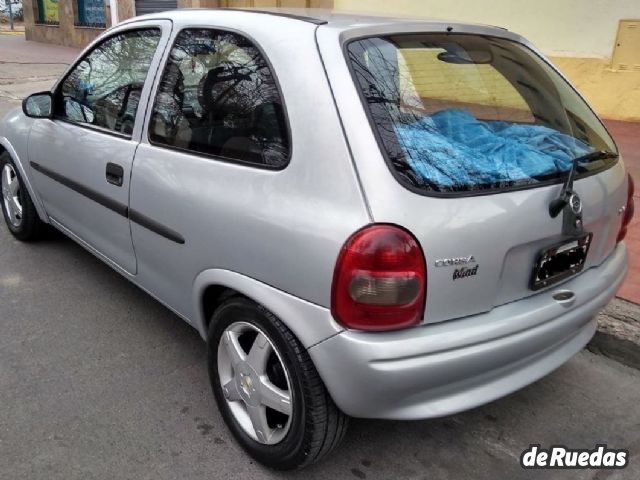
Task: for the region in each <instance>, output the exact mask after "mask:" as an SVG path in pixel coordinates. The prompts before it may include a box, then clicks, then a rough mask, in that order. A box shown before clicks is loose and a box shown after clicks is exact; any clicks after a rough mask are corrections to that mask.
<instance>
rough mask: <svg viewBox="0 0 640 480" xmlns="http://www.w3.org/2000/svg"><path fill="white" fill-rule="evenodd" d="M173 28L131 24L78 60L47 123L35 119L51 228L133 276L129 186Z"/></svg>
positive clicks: (39, 173) (35, 166) (33, 140)
mask: <svg viewBox="0 0 640 480" xmlns="http://www.w3.org/2000/svg"><path fill="white" fill-rule="evenodd" d="M170 33H171V22H170V21H168V20H153V21H145V22H135V23H132V24H128V25H127V26H126V27H123V28H119V29H116V30H114V31H113V33H111V34H110V35H109V36H107V37H106V38H104V39H101V40H100V41H98V42H97V43H96V44H95V45H93V46H92V47H90V48H89V49H88V51H87V52H86V53H85V54H84V55H83V56H82V57H80V59H79V60H78V61H77V62H76V63H75V65H74V66H73V67H72V68H71V69H70V70H69V71H68V72H67V74H66V75H65V76H64V77H63V78H62V80H61V81H60V82H59V83H58V84H57V85H56V87H55V90H54V114H53V118H52V119H40V120H36V121H35V123H34V126H33V128H32V131H31V136H30V144H29V161H30V166H31V170H32V174H33V179H34V183H35V186H36V188H37V190H38V192H39V194H40V196H41V198H42V201H43V203H44V207H45V209H46V211H47V214H48V215H49V217H50V219H51V221H52V223H54V224H55V225H56V226H58V227H60V228H61V229H63V230H65V231H66V232H67V233H70V234H71V235H72V236H74V237H76V238H77V239H78V240H79V241H81V243H83V244H85V245H86V246H88V247H89V248H90V249H92V250H93V251H95V252H96V253H98V254H100V255H101V256H102V257H103V258H104V259H105V260H106V261H108V262H109V263H110V264H112V265H114V266H116V267H119V268H120V269H122V270H124V271H126V272H128V273H131V274H135V273H136V258H135V252H134V249H133V244H132V240H131V232H130V227H129V212H128V209H129V183H130V174H131V168H132V164H133V158H134V154H135V151H136V148H137V146H138V144H139V142H140V130H141V124H142V122H143V117H144V113H145V110H146V103H147V99H148V96H149V92H150V90H151V84H152V83H153V79H154V77H155V73H156V71H157V68H158V63H159V61H160V57H161V55H162V51H163V49H164V46H165V45H166V42H167V39H168V37H169V35H170Z"/></svg>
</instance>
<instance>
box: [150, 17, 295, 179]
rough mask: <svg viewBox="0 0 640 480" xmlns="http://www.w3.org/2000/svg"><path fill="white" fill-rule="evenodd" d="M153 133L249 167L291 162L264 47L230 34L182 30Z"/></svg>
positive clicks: (170, 142) (161, 93)
mask: <svg viewBox="0 0 640 480" xmlns="http://www.w3.org/2000/svg"><path fill="white" fill-rule="evenodd" d="M149 138H150V140H151V142H152V143H156V144H161V145H167V146H170V147H175V148H180V149H184V150H189V151H192V152H197V153H203V154H207V155H213V156H216V157H222V158H226V159H231V160H236V161H240V162H244V163H249V164H255V165H260V166H265V167H272V168H280V167H283V166H284V165H286V163H287V162H288V159H289V149H290V147H289V136H288V130H287V124H286V119H285V113H284V106H283V102H282V99H281V96H280V92H279V90H278V87H277V84H276V81H275V79H274V77H273V73H272V71H271V69H270V68H269V64H268V63H267V61H266V59H265V58H264V56H263V55H262V53H261V52H260V50H259V49H258V48H257V47H256V46H255V45H253V44H252V43H251V42H250V41H249V40H248V39H247V38H245V37H243V36H241V35H239V34H236V33H232V32H226V31H219V30H211V29H187V30H183V31H182V32H180V34H179V35H178V36H177V38H176V41H175V44H174V45H173V48H172V50H171V52H170V56H169V59H168V62H167V66H166V68H165V70H164V73H163V75H162V79H161V81H160V85H159V87H158V93H157V97H156V100H155V104H154V108H153V112H152V116H151V123H150V125H149Z"/></svg>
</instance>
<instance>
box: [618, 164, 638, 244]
mask: <svg viewBox="0 0 640 480" xmlns="http://www.w3.org/2000/svg"><path fill="white" fill-rule="evenodd" d="M634 193H635V186H634V185H633V178H631V175H629V189H628V190H627V204H626V205H625V207H624V213H623V216H622V225H621V226H620V232H619V233H618V242H621V241H622V240H623V239H624V237H625V236H626V235H627V227H628V226H629V224H630V223H631V219H632V218H633V214H634V211H635V205H634V203H633V195H634Z"/></svg>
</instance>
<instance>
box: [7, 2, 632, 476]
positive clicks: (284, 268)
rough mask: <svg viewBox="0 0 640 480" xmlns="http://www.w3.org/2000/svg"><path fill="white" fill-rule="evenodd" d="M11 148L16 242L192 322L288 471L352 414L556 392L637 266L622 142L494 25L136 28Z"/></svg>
mask: <svg viewBox="0 0 640 480" xmlns="http://www.w3.org/2000/svg"><path fill="white" fill-rule="evenodd" d="M0 145H1V147H0V153H1V155H0V171H1V172H2V210H3V213H4V218H5V220H6V224H7V227H8V228H9V230H10V231H11V232H12V233H13V235H14V236H15V237H16V238H18V239H20V240H25V241H28V240H33V239H36V238H37V237H38V235H39V234H40V233H41V232H42V231H43V228H44V226H45V224H48V225H51V226H53V227H55V228H57V229H59V230H61V231H62V232H64V233H65V234H66V235H68V236H69V237H71V238H72V239H73V240H75V241H76V242H78V243H79V244H81V245H82V246H83V247H85V248H86V249H88V250H89V251H91V252H92V253H93V254H95V255H96V256H98V257H99V258H100V259H102V260H103V261H104V262H106V263H107V264H108V265H110V266H111V267H113V268H114V269H116V270H117V271H118V272H120V273H121V274H122V275H123V276H125V277H126V278H127V279H129V280H131V281H132V282H134V283H135V284H137V285H139V286H140V287H141V288H142V289H143V290H145V291H146V292H148V293H149V294H151V295H152V296H154V297H155V298H157V299H158V300H159V301H161V302H162V303H163V304H165V305H166V306H167V307H169V308H170V309H171V310H173V311H174V312H175V313H176V314H177V315H179V316H180V317H182V318H183V319H184V320H185V321H186V322H188V323H189V324H190V325H192V326H193V327H194V328H196V329H197V330H198V331H199V332H200V334H201V335H202V337H203V338H204V339H206V341H207V344H208V366H209V372H210V380H211V385H212V388H213V393H214V395H215V398H216V401H217V404H218V407H219V409H220V412H221V414H222V417H223V418H224V420H225V422H226V424H227V425H228V427H229V429H230V430H231V432H232V433H233V435H234V436H235V438H236V439H237V441H238V442H239V443H240V444H241V445H242V446H243V447H244V448H245V449H246V451H247V452H248V453H249V454H251V455H252V456H253V457H254V458H255V459H257V460H258V461H260V462H262V463H263V464H266V465H268V466H271V467H274V468H278V469H291V468H296V467H301V466H304V465H308V464H310V463H312V462H315V461H316V460H318V459H320V458H321V457H322V456H324V455H326V454H327V453H329V452H330V451H331V450H332V449H333V448H335V447H336V445H338V443H339V442H340V440H341V439H342V437H343V436H344V433H345V430H346V427H347V421H348V418H349V417H350V416H352V417H366V418H382V419H424V418H432V417H438V416H443V415H450V414H453V413H455V412H459V411H461V410H466V409H470V408H473V407H476V406H478V405H481V404H484V403H486V402H490V401H492V400H495V399H497V398H499V397H502V396H504V395H506V394H508V393H510V392H513V391H514V390H517V389H519V388H521V387H523V386H525V385H527V384H529V383H531V382H533V381H535V380H537V379H539V378H541V377H542V376H544V375H546V374H548V373H549V372H551V371H552V370H554V369H555V368H557V367H558V366H560V365H562V364H563V363H564V362H566V361H567V360H568V359H569V358H571V356H572V355H574V354H575V353H577V352H578V351H579V350H580V349H582V348H583V347H584V345H585V344H586V343H587V342H588V341H589V339H590V338H591V336H592V335H593V333H594V331H595V328H596V320H595V315H596V314H597V313H598V311H599V310H600V309H601V308H603V307H604V306H605V305H606V304H607V302H609V300H610V299H611V298H612V297H613V296H614V294H615V292H616V290H617V288H618V287H619V285H620V283H621V282H622V280H623V277H624V275H625V271H626V263H627V250H626V248H625V245H624V243H622V240H623V238H624V236H625V233H626V229H627V225H628V224H629V222H630V220H631V217H632V215H633V200H632V194H633V184H632V181H631V178H630V177H629V176H628V175H627V173H626V172H625V167H624V164H623V162H622V160H621V159H620V157H619V154H618V151H617V148H616V145H615V143H614V142H613V140H612V139H611V137H610V135H609V134H608V133H607V131H606V129H605V128H604V126H603V125H602V123H601V122H600V120H599V119H598V117H597V116H596V115H595V114H594V113H593V111H592V110H591V109H590V108H589V106H588V105H587V104H586V103H585V101H584V100H583V99H582V98H581V97H580V95H579V94H578V93H577V92H576V91H575V89H574V88H573V87H572V86H571V85H570V84H569V83H568V82H567V81H566V79H565V78H563V77H562V75H561V74H560V73H559V72H558V71H557V70H556V69H555V68H554V67H553V66H551V65H550V64H549V63H548V62H547V61H546V60H545V59H544V57H543V56H542V55H541V54H540V53H539V52H538V51H537V50H536V49H535V48H534V47H532V46H531V44H530V43H529V42H527V41H526V40H525V39H523V38H522V37H520V36H518V35H516V34H514V33H511V32H508V31H507V30H504V29H501V28H495V27H489V26H480V25H468V24H461V23H455V22H444V21H431V20H411V19H394V18H384V17H366V16H350V15H338V14H332V13H330V12H318V11H311V10H308V11H305V10H303V11H298V12H296V13H295V14H293V13H291V12H288V13H287V12H284V11H255V10H254V11H247V10H240V11H237V10H182V11H172V12H164V13H161V14H155V15H150V16H144V17H136V18H133V19H131V20H129V21H126V22H124V23H122V24H119V25H118V26H116V27H114V28H112V29H110V30H108V31H107V32H105V33H104V34H103V35H102V36H100V37H99V38H98V39H97V40H96V41H95V42H93V43H92V44H91V45H90V46H89V47H88V48H87V49H86V50H85V51H84V52H83V53H82V55H80V57H79V58H78V60H77V61H76V62H75V63H73V64H72V65H71V67H70V68H69V69H68V71H67V72H66V73H65V74H64V75H63V76H62V78H61V79H60V80H59V81H58V82H57V83H56V85H55V86H54V87H53V89H52V90H51V91H47V92H41V93H36V94H34V95H31V96H29V97H28V98H26V99H25V100H24V103H23V106H22V110H21V111H20V110H18V111H14V112H12V113H10V114H9V115H8V116H7V117H6V118H5V119H4V121H3V122H2V125H1V127H0Z"/></svg>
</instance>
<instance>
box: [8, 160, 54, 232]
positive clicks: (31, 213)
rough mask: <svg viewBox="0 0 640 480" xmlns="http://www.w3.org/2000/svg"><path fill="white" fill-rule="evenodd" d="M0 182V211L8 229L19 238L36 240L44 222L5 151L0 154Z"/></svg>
mask: <svg viewBox="0 0 640 480" xmlns="http://www.w3.org/2000/svg"><path fill="white" fill-rule="evenodd" d="M0 182H1V185H2V213H3V215H4V220H5V222H6V224H7V227H8V228H9V231H10V232H11V233H12V234H13V236H15V237H16V238H17V239H19V240H23V241H28V240H36V239H37V238H39V237H40V235H41V233H42V231H43V228H44V223H43V222H42V221H41V220H40V217H39V216H38V212H37V211H36V208H35V206H34V205H33V201H32V200H31V197H30V196H29V192H28V191H27V189H26V187H25V186H24V182H23V181H22V178H20V174H19V173H18V169H17V168H16V166H15V164H14V163H13V161H12V160H11V157H10V156H9V154H8V153H7V152H4V153H3V154H1V155H0Z"/></svg>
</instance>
